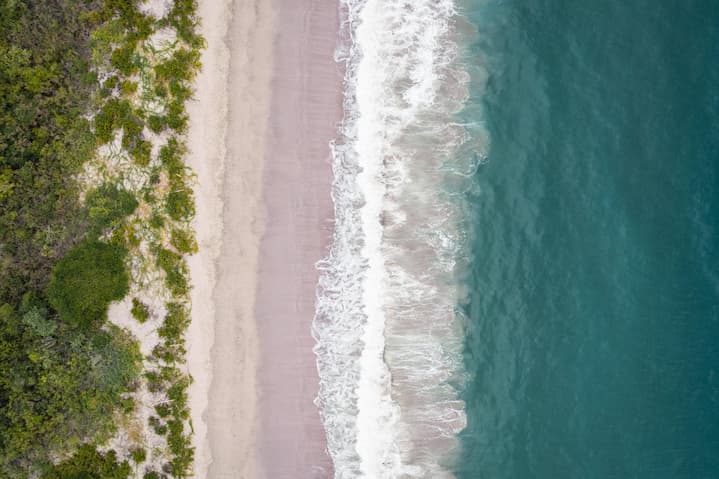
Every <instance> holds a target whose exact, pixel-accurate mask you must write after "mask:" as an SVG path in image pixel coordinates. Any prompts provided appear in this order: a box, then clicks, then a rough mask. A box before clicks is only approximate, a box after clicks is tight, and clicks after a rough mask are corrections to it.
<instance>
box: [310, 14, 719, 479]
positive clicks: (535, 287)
mask: <svg viewBox="0 0 719 479" xmlns="http://www.w3.org/2000/svg"><path fill="white" fill-rule="evenodd" d="M341 4H342V13H343V18H344V20H345V21H344V23H343V27H342V32H341V44H340V47H339V48H338V50H337V55H336V56H337V60H338V61H339V62H340V63H341V64H342V65H343V66H344V67H345V69H346V77H345V103H344V110H345V115H344V121H343V123H342V125H341V128H340V134H339V137H338V139H337V140H336V141H335V143H334V144H333V170H334V175H335V182H334V186H333V200H334V204H335V232H334V238H333V243H332V246H331V249H330V252H329V254H328V256H327V257H326V258H325V259H323V260H322V261H321V262H320V263H319V264H318V268H319V269H320V272H321V278H320V285H319V288H318V296H317V315H316V317H315V321H314V326H313V334H314V336H315V338H316V340H317V345H316V347H315V353H316V354H317V360H318V371H319V374H320V393H319V397H318V399H317V404H318V407H319V409H320V413H321V416H322V419H323V422H324V425H325V429H326V431H327V436H328V449H329V452H330V455H331V457H332V459H333V462H334V465H335V477H337V478H354V477H367V478H378V479H380V478H387V479H390V478H432V479H435V478H440V479H441V478H467V479H470V478H471V479H475V478H477V479H484V478H487V479H503V478H521V479H530V478H537V479H544V478H547V479H548V478H552V479H561V478H567V479H570V478H571V479H576V478H582V479H591V478H597V479H599V478H602V479H605V478H609V477H617V478H635V479H644V478H646V479H650V478H651V479H663V478H667V479H669V478H672V479H677V478H687V479H703V478H706V479H713V478H719V241H717V237H718V236H717V234H718V233H719V211H718V210H719V88H718V87H719V61H718V60H719V5H717V4H716V2H714V1H709V0H694V1H691V0H690V1H686V2H669V1H657V0H654V1H648V0H633V1H625V0H624V1H623V0H605V1H578V0H551V1H549V0H545V1H542V0H536V1H527V0H414V1H403V0H342V3H341Z"/></svg>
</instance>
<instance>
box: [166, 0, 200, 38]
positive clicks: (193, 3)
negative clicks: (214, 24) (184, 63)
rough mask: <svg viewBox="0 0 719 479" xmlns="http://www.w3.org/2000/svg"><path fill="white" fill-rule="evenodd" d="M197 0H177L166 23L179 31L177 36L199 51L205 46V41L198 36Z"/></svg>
mask: <svg viewBox="0 0 719 479" xmlns="http://www.w3.org/2000/svg"><path fill="white" fill-rule="evenodd" d="M196 12H197V0H175V1H174V2H173V5H172V9H170V12H169V13H168V15H167V17H166V19H165V23H168V24H169V25H172V26H173V27H174V28H175V29H176V30H177V36H178V37H180V38H181V39H182V40H184V41H185V42H187V43H188V44H189V45H190V46H192V48H195V49H199V48H202V47H203V45H204V39H203V38H202V37H201V36H200V35H198V34H197V32H196V26H197V23H198V22H197V17H196Z"/></svg>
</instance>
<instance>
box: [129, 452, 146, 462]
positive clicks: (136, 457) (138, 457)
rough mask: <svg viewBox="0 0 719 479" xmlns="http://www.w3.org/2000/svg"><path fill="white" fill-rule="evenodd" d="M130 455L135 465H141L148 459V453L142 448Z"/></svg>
mask: <svg viewBox="0 0 719 479" xmlns="http://www.w3.org/2000/svg"><path fill="white" fill-rule="evenodd" d="M130 455H131V456H132V460H133V461H134V462H135V464H141V463H143V462H145V460H146V459H147V452H146V451H145V450H144V449H142V448H137V449H134V450H133V451H132V452H131V453H130Z"/></svg>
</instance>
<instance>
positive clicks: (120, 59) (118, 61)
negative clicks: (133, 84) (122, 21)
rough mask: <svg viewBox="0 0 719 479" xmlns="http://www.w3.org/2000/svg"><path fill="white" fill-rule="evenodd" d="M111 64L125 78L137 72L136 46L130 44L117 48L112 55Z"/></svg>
mask: <svg viewBox="0 0 719 479" xmlns="http://www.w3.org/2000/svg"><path fill="white" fill-rule="evenodd" d="M110 63H111V64H112V66H114V67H115V68H117V71H119V72H120V73H121V74H122V75H124V76H130V75H132V74H133V73H135V72H136V71H137V62H136V61H135V44H134V43H133V42H128V43H125V44H124V45H121V46H120V47H118V48H116V49H115V50H114V51H113V52H112V55H110Z"/></svg>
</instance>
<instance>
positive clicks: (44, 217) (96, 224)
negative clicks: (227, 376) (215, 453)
mask: <svg viewBox="0 0 719 479" xmlns="http://www.w3.org/2000/svg"><path fill="white" fill-rule="evenodd" d="M148 3H149V4H152V3H153V2H148ZM154 3H156V4H158V5H145V3H144V2H141V1H139V0H91V1H80V0H51V1H48V2H35V1H31V0H16V1H0V477H12V478H15V477H17V478H26V477H38V476H39V477H41V478H43V479H55V478H57V479H64V478H78V477H83V478H110V479H120V478H123V479H124V478H128V477H140V478H143V477H149V478H153V477H155V478H170V477H176V478H182V477H188V476H189V475H190V474H191V473H192V461H193V449H192V445H191V440H190V433H191V424H190V422H189V409H188V405H187V392H186V390H187V387H188V385H189V384H190V381H191V379H190V377H189V376H188V374H187V373H186V368H185V366H184V355H185V347H184V337H183V335H184V332H185V329H186V328H187V325H188V324H189V281H188V278H187V275H188V271H187V264H186V260H185V255H187V254H191V253H193V252H194V251H196V248H197V245H196V242H195V240H194V235H193V233H192V230H191V228H190V224H189V222H190V220H191V219H192V216H193V215H194V198H193V195H192V176H191V174H190V172H189V171H188V169H187V168H186V167H185V165H184V161H183V157H184V155H186V153H187V152H186V149H185V147H184V138H183V134H184V133H185V130H186V128H187V122H188V117H187V114H186V112H185V103H186V101H188V100H189V99H190V97H191V93H192V89H191V82H192V80H193V77H194V75H195V73H196V71H197V69H198V68H199V57H200V53H199V52H200V49H201V48H202V47H203V39H202V37H200V36H199V35H198V34H197V33H196V25H197V19H196V16H195V11H196V6H197V5H196V1H194V0H175V1H174V2H172V5H171V6H170V7H169V8H168V9H163V8H161V7H162V5H159V4H161V3H163V2H154ZM124 298H127V299H124ZM123 299H124V301H125V302H127V303H128V304H130V306H128V311H127V316H129V317H130V318H131V319H132V318H134V319H133V324H136V325H137V326H138V327H146V328H149V329H147V330H148V331H151V332H152V335H151V337H154V338H155V341H156V342H155V343H154V344H150V345H147V344H140V342H139V341H138V336H137V334H135V333H136V331H135V330H134V329H133V327H127V325H126V324H125V323H122V325H121V326H123V327H120V326H119V325H116V324H114V321H116V320H117V318H115V319H113V315H112V314H108V312H109V310H110V305H111V303H113V302H116V301H120V300H123ZM143 341H147V340H146V339H144V340H143ZM148 408H149V410H151V411H153V413H152V414H150V415H149V416H147V415H143V413H142V411H143V410H145V409H148ZM123 428H124V429H125V430H123ZM118 438H121V439H118Z"/></svg>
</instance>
